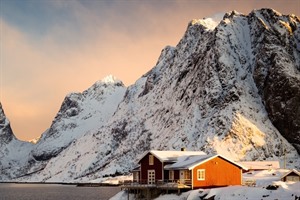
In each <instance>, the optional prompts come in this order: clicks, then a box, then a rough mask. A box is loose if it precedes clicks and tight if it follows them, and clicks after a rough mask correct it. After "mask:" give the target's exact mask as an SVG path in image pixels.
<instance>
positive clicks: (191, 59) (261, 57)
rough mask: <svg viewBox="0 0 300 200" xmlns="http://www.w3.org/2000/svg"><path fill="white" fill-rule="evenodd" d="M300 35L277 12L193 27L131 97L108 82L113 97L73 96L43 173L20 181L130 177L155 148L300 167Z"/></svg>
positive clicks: (38, 157)
mask: <svg viewBox="0 0 300 200" xmlns="http://www.w3.org/2000/svg"><path fill="white" fill-rule="evenodd" d="M299 30H300V20H299V18H298V17H296V16H294V15H281V14H280V13H278V12H276V11H274V10H272V9H261V10H254V11H252V12H251V13H250V14H249V15H244V14H240V13H238V12H236V11H233V12H230V13H226V14H225V15H224V17H223V18H222V19H219V18H218V19H217V20H216V19H212V18H207V19H200V20H192V21H191V22H190V23H189V25H188V27H187V30H186V32H185V34H184V36H183V38H182V39H181V40H180V42H179V43H178V45H177V46H176V47H170V46H168V47H166V48H165V49H163V51H162V52H161V55H160V57H159V59H158V62H157V64H156V66H155V67H154V68H153V69H152V70H150V71H149V72H148V73H146V74H145V75H144V76H143V77H141V78H140V79H139V80H137V81H136V83H135V84H133V85H132V86H130V87H128V88H127V90H126V92H125V88H124V87H123V86H122V84H121V83H118V85H115V84H112V85H113V86H111V85H109V84H106V86H105V87H104V88H105V89H103V87H102V86H103V83H101V84H100V85H101V87H98V86H97V87H92V88H101V89H100V90H97V89H96V91H97V92H95V94H99V93H101V91H102V89H103V91H107V90H106V89H107V88H110V87H111V89H108V91H114V92H111V93H110V94H111V96H110V98H107V96H106V95H105V94H106V92H104V93H103V96H104V97H105V98H104V97H102V95H99V96H100V99H97V101H96V100H95V99H96V96H97V95H94V93H93V92H91V91H94V89H92V90H90V89H88V90H87V91H88V92H83V93H78V94H74V93H73V94H71V95H68V96H67V97H66V99H65V101H64V102H63V105H62V107H61V109H60V111H59V113H58V115H57V117H56V118H55V120H54V121H53V124H52V125H51V127H50V129H49V130H48V131H46V132H45V133H44V134H43V136H42V138H41V140H40V141H39V142H38V144H37V146H36V148H35V149H34V150H33V151H32V152H31V155H32V158H33V162H34V165H31V168H29V170H28V172H33V171H36V173H32V174H30V175H28V176H26V177H23V178H20V179H18V180H31V181H87V180H92V179H96V178H98V177H103V176H106V175H113V174H118V173H123V172H128V171H130V170H131V169H132V168H133V167H134V166H135V164H136V161H137V159H138V157H139V156H140V155H141V154H143V153H144V152H145V151H147V150H149V149H158V150H172V149H175V150H179V149H180V148H181V147H186V148H187V149H189V150H203V151H205V152H207V153H212V152H218V153H221V154H223V155H225V156H228V157H231V158H233V159H234V160H265V159H279V160H281V161H282V160H283V158H284V157H285V154H286V157H287V158H288V161H289V162H288V164H289V165H290V166H292V167H295V166H300V159H299V154H298V153H297V151H296V149H295V148H294V147H293V146H292V145H291V144H290V143H289V142H288V141H287V140H286V139H288V140H289V141H290V142H291V143H292V144H293V145H294V146H295V147H298V145H299V144H300V141H299V129H298V128H299V126H298V125H297V124H298V121H299V116H300V115H299V114H298V113H299V109H298V108H299V107H300V106H299V102H300V101H299V94H298V93H297V92H298V91H299V88H300V85H299V80H300V77H299V71H300V67H299V63H300V62H299V60H300V59H299V57H300V56H299V54H300V53H299V48H300V45H299V38H300V31H299ZM96 85H98V84H96ZM104 85H105V84H104ZM282 86H284V87H282ZM106 87H107V88H106ZM117 91H119V92H117ZM101 94H102V93H101ZM97 98H98V97H97ZM113 100H114V101H113ZM93 102H94V103H93ZM112 102H113V103H112ZM112 105H113V106H112ZM103 110H105V111H103ZM103 113H108V114H107V115H105V117H103V115H104V114H103ZM289 113H290V114H291V116H287V115H288V114H289ZM289 124H290V126H289ZM290 128H292V130H293V131H292V133H287V132H288V131H291V129H290ZM281 134H282V135H283V136H285V137H286V139H285V138H284V137H283V136H282V135H281ZM297 137H298V138H297ZM34 169H35V170H34ZM37 169H39V170H37Z"/></svg>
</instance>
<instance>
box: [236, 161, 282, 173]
mask: <svg viewBox="0 0 300 200" xmlns="http://www.w3.org/2000/svg"><path fill="white" fill-rule="evenodd" d="M238 163H239V164H241V165H243V166H245V167H247V168H248V169H249V171H261V170H276V169H280V163H279V161H243V162H238Z"/></svg>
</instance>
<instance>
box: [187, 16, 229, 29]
mask: <svg viewBox="0 0 300 200" xmlns="http://www.w3.org/2000/svg"><path fill="white" fill-rule="evenodd" d="M224 14H225V13H217V14H215V15H213V16H211V17H207V18H203V19H193V20H192V21H191V22H190V23H191V25H202V26H204V27H205V28H206V29H208V30H214V29H215V28H216V26H218V24H219V23H220V21H221V20H222V19H223V16H224Z"/></svg>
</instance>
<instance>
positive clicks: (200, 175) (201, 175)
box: [197, 169, 205, 181]
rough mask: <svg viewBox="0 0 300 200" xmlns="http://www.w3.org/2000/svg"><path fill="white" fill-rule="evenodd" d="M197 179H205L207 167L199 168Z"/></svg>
mask: <svg viewBox="0 0 300 200" xmlns="http://www.w3.org/2000/svg"><path fill="white" fill-rule="evenodd" d="M197 179H198V180H199V181H203V180H205V169H198V170H197Z"/></svg>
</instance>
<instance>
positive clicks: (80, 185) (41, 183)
mask: <svg viewBox="0 0 300 200" xmlns="http://www.w3.org/2000/svg"><path fill="white" fill-rule="evenodd" d="M0 184H28V185H30V184H32V185H34V184H38V185H74V186H76V187H119V186H120V184H111V183H89V182H87V183H65V182H0Z"/></svg>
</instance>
